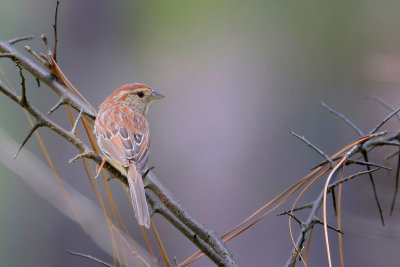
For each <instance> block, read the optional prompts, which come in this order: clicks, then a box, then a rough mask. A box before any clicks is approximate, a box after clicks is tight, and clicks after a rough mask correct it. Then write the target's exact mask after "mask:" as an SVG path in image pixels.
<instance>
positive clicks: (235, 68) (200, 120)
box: [0, 0, 400, 266]
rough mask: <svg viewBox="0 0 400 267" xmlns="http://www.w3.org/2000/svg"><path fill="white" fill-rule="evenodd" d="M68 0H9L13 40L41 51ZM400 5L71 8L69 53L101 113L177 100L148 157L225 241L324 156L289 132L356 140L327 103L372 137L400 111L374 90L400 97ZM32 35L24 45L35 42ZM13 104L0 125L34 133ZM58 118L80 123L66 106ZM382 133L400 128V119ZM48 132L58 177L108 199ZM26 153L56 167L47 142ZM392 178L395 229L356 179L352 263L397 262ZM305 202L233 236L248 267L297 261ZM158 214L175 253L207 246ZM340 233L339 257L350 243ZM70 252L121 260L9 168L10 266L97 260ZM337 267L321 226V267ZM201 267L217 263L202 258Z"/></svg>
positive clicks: (66, 64) (1, 243)
mask: <svg viewBox="0 0 400 267" xmlns="http://www.w3.org/2000/svg"><path fill="white" fill-rule="evenodd" d="M55 6H56V2H55V1H53V0H36V1H28V0H2V1H1V4H0V39H2V40H8V39H12V38H15V37H19V36H25V35H34V36H35V39H34V40H33V41H30V42H29V45H30V46H31V47H32V48H34V49H35V50H36V51H41V52H43V51H45V49H44V47H43V45H42V43H41V42H40V39H39V37H40V34H42V33H46V34H47V35H48V37H49V40H53V37H52V36H53V31H52V24H53V21H54V9H55ZM399 8H400V2H396V1H384V2H382V1H379V2H377V1H331V2H327V1H287V0H284V1H246V2H244V1H208V0H207V1H106V0H96V1H95V0H85V1H79V0H70V1H62V2H61V5H60V10H59V25H58V32H59V45H58V61H59V65H60V67H61V68H62V69H63V71H64V72H65V74H66V75H67V77H68V78H69V80H70V81H71V82H72V83H73V84H74V85H75V86H76V87H77V88H78V89H79V90H80V92H81V93H82V94H83V95H84V96H85V97H86V98H87V99H88V100H89V101H90V102H91V104H92V105H93V106H95V107H97V106H98V105H99V104H100V103H101V102H102V101H103V100H104V99H105V98H106V97H107V96H108V95H109V94H110V93H111V92H113V91H114V90H115V89H116V88H118V87H119V86H121V85H123V84H126V83H129V82H133V81H134V82H143V83H146V84H149V85H150V86H151V87H152V88H155V89H157V90H159V91H160V92H162V93H163V94H165V95H166V98H165V99H163V100H162V101H159V102H157V103H154V104H153V105H152V107H151V108H150V112H149V121H150V125H151V138H152V140H151V141H152V146H151V153H150V160H149V162H150V164H151V165H154V166H155V170H154V172H155V174H156V175H157V176H158V177H159V178H160V179H161V180H162V182H163V183H164V184H165V185H166V186H167V187H168V188H169V189H170V191H172V193H173V194H174V195H175V196H176V197H177V198H178V199H179V200H180V201H181V203H182V204H183V205H184V207H186V208H187V209H188V210H189V211H190V212H191V213H192V214H193V215H194V216H195V217H196V218H197V219H198V220H200V221H201V222H203V223H204V224H205V225H207V226H208V227H210V228H211V229H213V230H215V231H217V232H218V233H220V234H223V233H225V232H226V231H228V230H229V229H231V228H232V227H233V226H235V225H236V224H238V223H239V222H240V221H242V220H243V219H244V218H246V217H247V216H248V215H250V214H251V213H252V212H253V211H255V210H256V209H258V208H259V207H261V206H262V205H263V204H265V203H266V202H268V201H269V200H271V199H272V198H273V197H275V196H276V195H277V194H278V193H280V192H281V191H283V190H284V189H286V188H287V187H289V186H290V185H291V184H293V183H294V182H295V181H297V180H298V179H299V178H301V177H303V176H304V175H305V174H307V173H308V171H309V170H310V168H311V167H313V166H315V165H316V164H317V163H318V162H319V161H321V158H320V157H319V155H317V154H316V153H315V152H314V151H312V150H310V149H309V148H308V147H306V146H305V145H304V144H303V143H301V142H300V141H299V140H297V139H296V138H294V137H293V136H291V134H290V133H289V130H293V131H295V132H296V133H298V134H300V135H305V136H306V137H307V138H308V140H310V141H312V142H313V143H314V144H315V145H317V146H319V147H320V148H321V149H322V150H323V151H325V152H326V153H328V154H333V153H334V152H336V151H337V150H338V149H340V148H341V147H342V146H344V145H346V144H348V143H350V142H352V141H353V140H355V139H356V138H357V136H356V135H355V134H354V132H353V130H352V129H350V128H349V127H348V126H346V125H345V124H344V123H343V122H342V121H340V120H338V119H337V118H335V117H334V116H332V114H329V113H328V112H327V111H326V110H325V109H324V108H322V107H321V106H320V103H319V102H320V101H321V100H322V101H325V102H326V103H327V104H328V105H330V106H332V107H334V108H335V109H337V110H338V111H340V112H342V113H343V114H345V115H347V116H348V117H349V118H350V119H351V120H352V121H353V122H354V123H356V124H357V125H358V126H359V127H360V128H361V129H362V130H364V131H365V132H368V131H369V130H370V129H371V128H373V127H374V126H375V125H376V124H377V122H379V121H380V120H382V119H383V118H384V117H385V116H386V115H387V114H388V111H387V110H386V109H385V108H384V107H382V106H381V105H379V104H378V103H376V102H373V101H371V100H365V99H363V98H362V96H365V95H370V94H376V95H378V96H380V97H382V98H383V99H386V100H387V101H388V102H389V103H390V104H392V105H393V106H395V107H397V106H399V103H400V102H399V100H400V94H399V88H400V17H399V16H398V10H399ZM25 44H26V43H24V44H19V45H18V46H17V47H18V48H19V49H22V50H23V45H25ZM0 67H1V68H3V69H4V70H5V72H6V74H7V76H8V78H9V79H10V81H11V82H12V83H13V84H14V86H16V87H17V88H19V87H18V86H19V83H20V80H19V78H18V72H17V69H16V67H15V66H14V64H13V63H11V62H10V61H9V60H8V59H1V60H0ZM26 78H27V85H28V87H27V94H28V97H29V99H30V100H31V101H32V103H34V104H35V105H36V106H38V107H41V108H42V110H43V111H47V110H48V109H50V107H52V106H53V105H54V104H55V103H56V102H57V97H56V95H55V94H54V93H53V92H52V91H51V90H49V89H48V88H47V87H46V86H44V85H42V86H41V87H40V88H38V87H37V85H36V83H35V80H34V79H32V77H31V76H30V75H26ZM0 113H1V114H2V115H1V116H0V127H1V128H2V129H3V130H4V131H6V132H7V133H8V134H9V135H12V136H13V137H14V138H15V140H17V141H18V142H21V141H22V140H23V138H24V137H25V135H26V133H27V132H28V130H29V128H30V127H29V125H28V122H27V120H26V118H25V117H24V114H23V112H22V110H21V109H20V108H18V107H17V106H16V105H15V104H13V103H12V102H11V101H10V100H9V99H8V98H6V97H5V96H3V95H1V96H0ZM52 116H53V117H52V118H54V119H55V120H57V121H58V122H59V123H60V124H61V125H63V126H65V127H67V126H68V125H69V124H68V120H67V116H66V114H65V109H60V110H59V111H57V112H56V113H55V114H54V115H52ZM385 129H388V130H391V131H395V130H397V129H398V124H397V121H395V120H393V121H392V122H391V123H389V124H388V125H387V126H386V127H385ZM39 132H40V134H41V135H42V137H43V138H44V140H45V144H46V145H47V147H48V149H49V152H50V155H51V156H52V158H53V159H54V160H55V165H56V168H57V170H58V171H59V173H60V176H61V177H62V178H63V179H64V180H65V181H67V182H68V183H70V184H71V185H73V186H74V187H75V188H76V189H77V190H78V191H80V192H81V193H82V194H84V195H86V196H87V197H89V198H91V199H93V200H95V196H94V194H93V192H92V190H91V188H90V185H89V182H88V180H87V178H86V177H85V174H84V171H83V168H82V166H81V164H80V163H76V164H68V163H67V160H68V159H70V158H72V157H73V156H75V155H76V154H77V151H76V149H74V148H73V147H72V146H71V145H69V144H68V143H67V142H65V141H64V140H63V139H62V138H61V137H59V136H57V135H55V134H54V133H52V132H50V131H49V130H48V129H40V131H39ZM24 149H26V150H30V151H32V152H34V153H35V154H36V155H37V157H39V158H41V159H42V160H43V161H45V158H44V156H43V153H42V151H41V149H40V147H39V145H38V142H37V140H36V139H34V138H32V139H31V140H30V141H29V142H28V143H27V145H26V146H25V148H24ZM394 149H395V148H392V150H390V149H381V150H379V151H380V152H375V153H374V154H371V159H370V160H371V161H376V162H378V163H383V158H384V156H385V155H387V154H388V153H391V152H393V151H395V150H394ZM12 156H13V155H12V154H10V155H9V157H10V158H11V157H12ZM396 161H397V160H396V159H394V160H393V161H392V162H391V165H392V166H395V164H396ZM22 164H23V163H22ZM32 171H34V170H32ZM394 175H395V173H394V172H392V173H389V175H388V172H386V171H379V172H378V173H377V174H376V175H375V178H376V184H377V189H378V195H379V197H380V200H381V205H382V209H383V212H384V217H385V219H386V226H384V227H382V225H381V222H380V219H379V214H378V211H377V208H376V204H375V202H374V198H373V194H372V189H371V185H370V183H369V181H368V178H367V177H364V178H360V179H359V180H355V181H353V182H351V183H347V184H346V185H345V186H344V190H343V217H342V218H343V231H344V233H345V235H344V237H343V242H344V251H345V252H344V261H345V264H346V265H347V266H398V257H397V254H396V253H398V250H399V246H400V228H399V227H398V223H399V220H400V203H399V205H397V206H396V209H395V213H394V215H393V217H389V210H390V203H391V199H392V195H393V192H394V182H395V177H394ZM54 179H55V178H54ZM111 187H112V188H111V189H112V192H113V195H114V197H115V198H116V201H117V202H118V204H119V208H120V211H121V214H122V216H123V218H124V220H125V223H126V225H127V227H128V228H129V230H130V231H131V232H132V233H133V236H134V238H135V239H137V240H138V241H139V242H140V243H141V244H143V245H144V244H145V243H144V240H143V236H142V234H141V231H140V229H139V228H138V227H137V224H136V221H135V220H134V218H133V216H132V209H131V206H130V203H129V201H128V200H127V198H126V195H125V194H124V193H123V190H122V189H121V185H120V184H119V182H117V181H112V182H111ZM321 188H322V184H318V185H316V186H314V187H313V188H312V190H310V191H309V192H308V193H306V194H305V196H304V198H303V199H302V200H301V201H300V204H307V203H309V202H310V201H312V200H313V199H315V198H316V197H317V195H318V194H319V192H320V190H321ZM292 202H293V200H291V201H290V202H288V203H287V204H285V205H284V206H283V207H281V208H280V209H278V210H277V211H276V212H275V213H272V214H271V215H269V216H267V217H266V218H265V219H264V220H262V221H261V222H260V223H258V224H257V225H256V226H255V227H253V228H251V229H250V230H248V231H247V232H245V233H244V234H242V235H240V236H239V237H237V238H235V239H234V240H232V241H231V242H229V243H228V246H229V248H230V249H231V250H232V252H233V254H234V255H235V258H236V260H237V262H238V263H239V265H240V266H282V265H283V264H284V263H285V262H286V260H287V258H288V257H289V255H290V251H291V249H292V244H291V241H290V235H289V230H288V222H287V218H285V217H277V216H275V215H276V214H278V213H280V212H282V211H284V210H285V209H288V208H289V207H290V203H292ZM329 209H330V216H329V220H330V222H332V224H333V225H336V222H335V221H336V218H335V217H334V216H333V215H332V213H333V212H332V209H331V206H330V207H329ZM154 221H155V223H156V225H157V227H158V230H159V234H160V236H161V238H162V240H163V242H164V245H165V247H166V250H167V252H168V255H169V256H170V258H171V260H172V257H173V256H175V257H176V258H177V260H178V262H179V261H182V260H184V259H186V258H187V257H188V256H190V255H191V254H192V253H193V252H195V251H196V250H197V249H196V248H195V247H194V245H192V244H191V243H190V242H189V241H188V240H186V238H185V237H184V236H183V235H182V234H181V233H180V232H178V231H177V230H176V229H175V228H174V227H172V226H171V225H170V224H169V223H168V222H166V221H165V219H164V218H162V217H161V216H159V215H156V216H155V217H154ZM293 228H294V229H296V230H297V229H298V228H297V226H294V227H293ZM296 234H297V232H296ZM296 236H297V235H296ZM330 236H331V239H330V240H331V246H332V255H333V264H334V266H338V264H339V261H338V258H339V256H338V246H337V236H336V234H335V233H330ZM150 237H151V243H152V245H153V248H154V249H155V251H156V253H157V255H158V258H159V259H160V260H161V256H160V255H161V254H160V253H159V250H158V249H157V245H156V242H155V239H154V236H153V235H152V234H150ZM67 249H68V250H73V251H78V252H82V253H86V254H90V255H92V256H96V257H99V258H101V259H104V260H105V261H108V262H112V258H111V257H110V256H109V255H107V254H106V253H105V252H104V251H102V250H101V249H99V248H98V247H97V245H96V244H94V243H93V242H92V241H91V239H90V238H88V236H86V235H85V233H84V232H83V231H82V229H81V228H80V227H79V225H76V224H74V223H73V222H72V221H70V220H69V219H68V218H67V217H65V216H64V215H63V214H61V213H60V212H59V211H58V210H57V209H55V208H54V207H53V206H52V205H51V204H49V203H48V202H47V201H46V200H44V199H42V198H41V197H39V196H38V195H37V194H36V193H35V192H34V191H33V190H32V189H31V188H30V187H29V186H27V185H26V184H25V183H24V182H23V181H22V180H21V179H20V178H19V177H18V176H16V175H15V174H13V173H12V172H11V171H10V170H8V169H7V168H6V167H4V166H3V165H0V258H1V262H2V265H3V264H4V266H98V265H97V264H95V263H93V262H91V261H89V260H86V259H82V258H78V257H74V256H71V255H68V254H67V253H66V252H65V250H67ZM326 265H327V259H326V252H325V247H324V245H323V230H322V227H319V226H316V228H315V231H314V232H313V238H312V241H311V250H310V261H309V266H326ZM193 266H213V264H212V262H211V261H210V260H208V259H207V258H206V257H203V258H201V259H200V260H198V261H197V262H196V263H194V264H193Z"/></svg>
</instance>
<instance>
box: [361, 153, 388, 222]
mask: <svg viewBox="0 0 400 267" xmlns="http://www.w3.org/2000/svg"><path fill="white" fill-rule="evenodd" d="M361 154H362V155H363V157H364V159H365V161H368V154H367V151H366V150H362V151H361ZM366 166H367V170H368V171H370V170H371V166H370V165H366ZM368 175H369V180H370V182H371V186H372V190H373V192H374V198H375V202H376V205H377V207H378V211H379V216H380V217H381V221H382V225H385V220H384V218H383V213H382V208H381V204H380V203H379V198H378V192H376V186H375V181H374V177H373V176H372V172H369V173H368Z"/></svg>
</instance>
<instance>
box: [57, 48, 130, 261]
mask: <svg viewBox="0 0 400 267" xmlns="http://www.w3.org/2000/svg"><path fill="white" fill-rule="evenodd" d="M50 59H51V60H52V63H53V65H54V66H55V67H54V69H53V73H54V74H55V75H56V76H57V77H59V79H60V81H61V82H62V83H63V84H64V85H65V86H66V87H67V88H68V89H69V91H70V92H71V93H73V94H76V93H77V94H78V95H79V96H81V97H82V95H81V94H80V93H79V91H78V90H77V89H76V88H74V87H73V88H74V91H73V90H72V89H71V86H72V85H71V84H70V83H69V84H67V83H66V80H65V79H63V73H62V72H61V69H60V68H59V67H58V65H57V63H56V62H55V60H54V59H53V58H52V57H51V56H50ZM68 82H69V81H68ZM83 99H84V98H83ZM84 100H85V101H86V99H84ZM86 102H87V101H86ZM87 104H88V102H87ZM66 106H67V111H68V115H69V118H70V122H71V125H72V132H73V133H75V131H76V132H77V136H78V138H79V139H80V140H81V141H82V137H81V135H80V134H79V131H77V129H76V127H77V123H78V121H79V119H80V118H81V116H82V112H83V109H81V111H80V113H79V116H78V118H77V120H76V121H75V120H74V118H73V116H72V112H71V109H70V107H69V105H66ZM89 106H90V104H89ZM90 107H91V108H92V109H93V107H92V106H90ZM94 111H95V110H94ZM82 123H83V125H84V128H85V131H86V134H87V136H88V139H89V141H90V143H91V146H92V148H93V149H96V146H95V145H94V142H93V138H91V131H89V129H88V127H87V123H86V121H85V120H84V118H83V117H82ZM82 160H84V159H83V158H82ZM92 171H93V170H92ZM88 178H89V180H90V183H91V184H93V180H92V177H91V176H90V175H88ZM103 179H104V180H105V181H106V182H107V179H106V178H105V174H104V172H103ZM96 184H97V183H96ZM105 187H106V184H105ZM93 189H94V193H95V195H96V196H98V197H97V199H98V201H99V200H101V202H103V201H102V199H101V197H100V194H98V192H99V191H98V189H99V188H98V186H97V190H96V189H95V188H94V187H93ZM105 191H106V200H107V206H108V210H109V212H108V215H107V212H106V209H105V206H104V204H103V203H101V206H102V208H103V211H104V214H105V215H106V217H108V218H107V223H108V225H109V230H110V234H111V239H112V246H113V254H114V265H115V264H116V261H118V262H119V264H120V266H122V263H121V261H120V257H119V253H118V250H117V247H116V240H115V237H114V232H113V231H112V227H113V220H112V216H111V213H113V215H114V217H115V218H116V215H115V207H114V206H112V205H111V203H110V202H111V201H110V198H112V196H111V197H110V193H111V192H110V191H109V190H107V188H106V189H105ZM107 191H108V192H107ZM99 203H100V202H99ZM115 223H116V224H117V226H116V230H117V234H118V236H119V240H120V243H121V248H122V252H123V257H124V260H125V262H126V263H127V257H126V252H125V248H124V245H123V242H122V240H121V238H122V235H121V232H120V228H119V224H118V220H117V219H115Z"/></svg>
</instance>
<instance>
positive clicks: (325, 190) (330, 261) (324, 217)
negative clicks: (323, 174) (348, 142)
mask: <svg viewBox="0 0 400 267" xmlns="http://www.w3.org/2000/svg"><path fill="white" fill-rule="evenodd" d="M346 159H347V156H344V157H343V158H342V159H341V160H340V161H339V162H338V163H337V164H336V166H335V167H334V168H333V169H332V171H331V172H330V173H329V175H328V178H327V179H326V182H325V186H324V197H323V204H322V210H323V220H324V235H325V246H326V253H327V255H328V264H329V267H332V260H331V253H330V249H329V239H328V226H327V221H326V194H327V190H328V185H329V181H330V180H331V179H332V177H333V175H334V174H335V173H336V171H337V170H338V168H340V167H341V166H342V164H343V163H344V162H345V161H346Z"/></svg>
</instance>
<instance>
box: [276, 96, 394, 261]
mask: <svg viewBox="0 0 400 267" xmlns="http://www.w3.org/2000/svg"><path fill="white" fill-rule="evenodd" d="M322 105H323V106H324V107H325V108H327V109H328V110H329V111H330V112H332V113H334V114H336V115H337V116H339V117H340V118H341V119H343V120H344V121H345V122H346V123H347V124H348V125H349V126H350V127H351V128H352V129H353V130H355V131H356V132H357V133H358V134H359V135H360V136H364V135H363V132H362V131H361V130H360V129H359V128H358V127H357V126H355V124H353V123H352V122H351V121H350V120H348V119H347V118H346V117H345V116H344V115H342V114H341V113H339V112H337V111H336V110H334V109H332V108H330V107H329V106H327V105H326V104H325V103H322ZM387 105H388V104H387ZM390 110H391V111H392V112H391V113H390V114H389V115H388V116H387V117H386V118H385V119H383V120H382V121H381V122H379V123H378V125H377V126H376V127H375V128H374V129H373V130H371V131H370V132H369V136H371V135H374V134H376V132H377V131H378V130H379V129H380V128H381V127H382V126H383V125H384V124H385V123H386V122H387V121H388V120H389V119H390V118H392V117H393V116H395V115H396V116H397V114H398V112H400V109H394V108H392V107H390ZM297 137H298V136H297ZM300 139H302V141H304V140H305V139H304V138H300ZM399 141H400V130H399V131H397V132H395V133H393V134H392V135H389V136H385V137H380V138H378V139H374V140H371V139H370V140H368V141H366V142H362V143H361V144H358V145H355V146H353V147H352V148H351V149H349V150H348V152H347V153H346V154H345V155H341V156H338V157H335V158H333V159H332V161H334V164H337V163H338V162H339V160H341V159H343V158H344V157H346V159H348V160H346V162H345V165H349V164H359V165H365V166H367V171H364V172H358V173H356V174H353V175H350V176H348V177H346V178H342V179H340V180H337V181H335V182H332V183H330V184H329V185H328V187H327V193H329V192H332V193H333V192H334V191H333V190H334V188H335V187H336V186H338V185H339V184H342V183H345V182H348V181H350V180H352V179H354V178H356V177H359V176H361V175H365V174H367V175H368V176H369V178H370V180H371V182H372V185H373V189H374V196H375V199H376V201H377V204H378V208H379V211H380V216H381V219H382V222H383V216H382V211H381V208H380V205H379V202H378V199H377V194H376V190H375V184H374V182H373V179H372V173H373V172H375V171H377V170H379V169H386V168H388V167H386V166H383V165H380V164H376V163H372V162H369V161H368V152H370V151H371V150H373V149H374V148H376V147H378V146H384V145H388V146H393V145H397V144H398V142H399ZM305 142H306V143H309V142H308V141H305ZM310 144H311V143H310ZM312 148H313V149H314V150H316V149H318V148H316V149H315V148H314V147H312ZM318 150H319V149H318ZM359 153H360V154H361V155H362V157H364V159H365V161H360V160H354V159H350V158H351V157H352V156H354V155H356V154H359ZM320 154H321V155H322V156H323V157H324V158H325V161H324V162H323V163H322V164H319V165H318V166H317V167H320V166H324V165H326V164H327V163H328V162H329V158H328V159H327V158H326V157H325V156H324V155H325V153H324V152H322V151H321V153H320ZM329 163H330V162H329ZM399 163H400V158H399ZM372 166H374V167H376V168H374V169H371V167H372ZM399 168H400V164H399V165H398V166H397V170H398V171H397V174H396V191H395V197H394V200H393V203H394V201H395V198H396V195H397V186H398V178H397V177H398V173H399ZM330 169H332V164H331V166H330ZM390 169H391V168H390ZM336 174H337V173H336ZM324 193H325V190H322V191H321V192H320V194H319V196H318V198H317V199H316V200H314V201H313V202H312V203H311V204H308V205H305V206H302V207H300V208H294V209H293V210H292V212H293V211H296V210H300V209H304V208H311V211H310V213H308V217H307V220H306V221H305V222H304V223H301V227H300V233H299V235H298V237H297V239H296V241H295V247H294V248H293V250H292V252H291V254H290V256H289V259H288V261H287V262H286V264H285V266H286V267H289V266H295V264H296V261H297V259H298V257H299V256H300V254H301V253H302V250H303V248H304V243H305V241H306V238H307V235H308V233H309V231H310V230H311V229H312V227H313V225H314V224H315V218H316V216H317V214H318V211H319V208H320V207H321V204H322V202H323V198H324ZM393 203H392V207H393V206H394V204H393ZM283 214H288V212H284V213H283ZM296 221H297V222H298V221H299V219H296Z"/></svg>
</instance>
